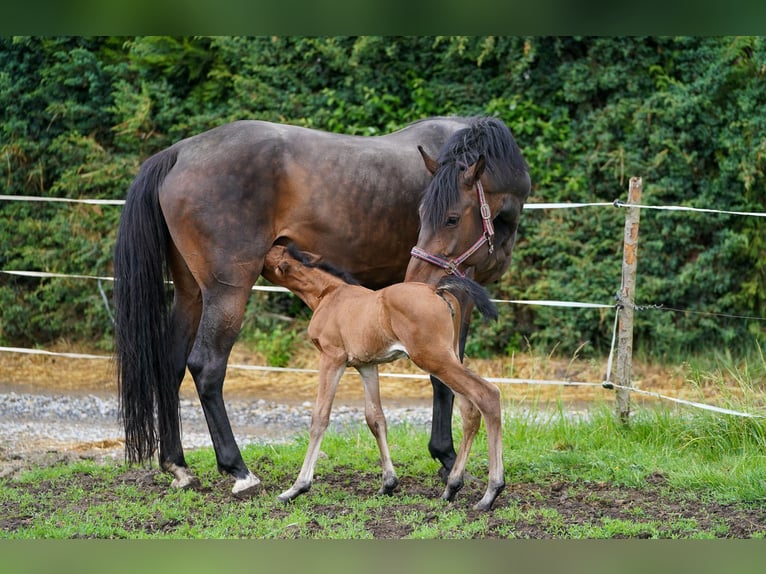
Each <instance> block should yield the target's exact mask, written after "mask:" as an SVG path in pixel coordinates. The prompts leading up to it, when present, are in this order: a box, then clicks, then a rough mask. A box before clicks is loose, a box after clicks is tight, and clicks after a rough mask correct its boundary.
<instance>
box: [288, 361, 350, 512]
mask: <svg viewBox="0 0 766 574" xmlns="http://www.w3.org/2000/svg"><path fill="white" fill-rule="evenodd" d="M345 369H346V357H345V355H344V356H330V355H328V354H326V353H322V354H321V355H320V357H319V387H318V389H317V399H316V402H315V403H314V409H313V411H312V412H311V427H310V429H309V446H308V449H306V456H305V457H304V459H303V466H302V467H301V471H300V473H299V474H298V478H297V479H296V480H295V483H293V485H292V487H290V488H289V489H288V490H285V491H284V492H283V493H282V494H280V495H279V497H278V498H279V500H281V501H282V502H288V501H290V500H293V499H294V498H296V497H297V496H299V495H301V494H303V493H304V492H308V491H309V490H310V489H311V481H312V480H313V478H314V467H315V465H316V461H317V458H318V457H319V447H320V446H321V445H322V437H323V436H324V433H325V430H327V426H328V425H329V424H330V411H331V410H332V403H333V400H334V399H335V391H336V390H337V388H338V383H339V382H340V378H341V376H342V375H343V371H345Z"/></svg>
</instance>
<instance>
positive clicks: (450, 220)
mask: <svg viewBox="0 0 766 574" xmlns="http://www.w3.org/2000/svg"><path fill="white" fill-rule="evenodd" d="M458 223H460V216H458V215H448V216H447V221H445V222H444V226H445V227H455V226H456V225H457V224H458Z"/></svg>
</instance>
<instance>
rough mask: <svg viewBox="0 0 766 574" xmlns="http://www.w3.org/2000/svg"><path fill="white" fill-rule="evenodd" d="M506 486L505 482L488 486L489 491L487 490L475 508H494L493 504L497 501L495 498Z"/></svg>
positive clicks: (485, 509) (483, 509)
mask: <svg viewBox="0 0 766 574" xmlns="http://www.w3.org/2000/svg"><path fill="white" fill-rule="evenodd" d="M504 488H505V483H501V484H497V485H494V486H492V485H490V486H488V487H487V492H485V493H484V496H483V497H482V499H481V500H480V501H479V502H477V503H476V504H475V505H474V507H473V509H474V510H481V511H487V510H490V509H491V508H492V504H494V502H495V499H496V498H497V497H498V495H499V494H500V493H501V492H502V491H503V489H504Z"/></svg>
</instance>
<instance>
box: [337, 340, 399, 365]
mask: <svg viewBox="0 0 766 574" xmlns="http://www.w3.org/2000/svg"><path fill="white" fill-rule="evenodd" d="M404 357H409V354H408V353H407V349H405V348H404V345H402V344H401V343H394V344H392V345H390V346H388V347H384V348H381V349H376V350H370V349H364V350H361V351H355V352H351V353H349V355H348V363H347V364H348V366H349V367H360V366H364V365H376V364H379V363H390V362H391V361H395V360H396V359H401V358H404Z"/></svg>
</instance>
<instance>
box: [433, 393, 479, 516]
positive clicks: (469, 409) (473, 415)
mask: <svg viewBox="0 0 766 574" xmlns="http://www.w3.org/2000/svg"><path fill="white" fill-rule="evenodd" d="M457 397H458V406H459V407H460V416H461V417H462V419H463V438H462V439H461V441H460V446H458V449H457V457H456V458H455V464H454V465H453V466H452V470H451V471H450V473H449V476H448V477H447V484H446V486H445V488H444V492H443V493H442V498H443V499H444V500H449V501H452V500H454V498H455V495H456V494H457V493H458V491H459V490H460V489H461V488H463V483H464V480H465V479H464V474H465V467H466V464H467V462H468V455H469V454H470V452H471V446H472V445H473V439H474V438H475V437H476V433H477V432H478V430H479V426H480V425H481V411H479V409H477V408H476V406H475V405H474V404H473V403H472V402H471V401H469V400H468V399H466V398H465V397H464V396H463V395H460V394H459V395H457Z"/></svg>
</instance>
